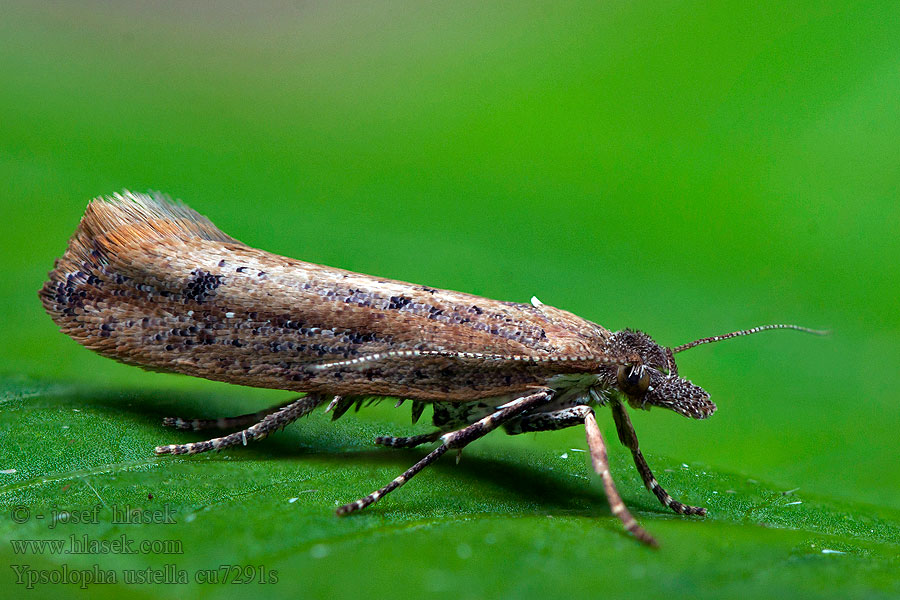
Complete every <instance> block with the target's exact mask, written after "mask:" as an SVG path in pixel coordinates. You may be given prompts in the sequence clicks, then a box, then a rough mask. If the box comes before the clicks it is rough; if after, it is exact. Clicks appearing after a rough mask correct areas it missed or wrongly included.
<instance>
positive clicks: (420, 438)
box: [375, 430, 442, 448]
mask: <svg viewBox="0 0 900 600" xmlns="http://www.w3.org/2000/svg"><path fill="white" fill-rule="evenodd" d="M441 433H442V432H441V430H437V431H432V432H431V433H424V434H422V435H413V436H410V437H393V436H380V437H377V438H375V443H376V444H378V445H379V446H390V447H391V448H415V447H416V446H421V445H422V444H428V443H430V442H434V441H436V440H437V439H438V438H439V437H441Z"/></svg>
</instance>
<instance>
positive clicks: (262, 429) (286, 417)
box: [155, 394, 324, 454]
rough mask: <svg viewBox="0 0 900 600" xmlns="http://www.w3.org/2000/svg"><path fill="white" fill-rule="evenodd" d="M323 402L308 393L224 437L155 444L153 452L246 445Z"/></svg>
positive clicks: (317, 395)
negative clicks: (249, 425)
mask: <svg viewBox="0 0 900 600" xmlns="http://www.w3.org/2000/svg"><path fill="white" fill-rule="evenodd" d="M323 402H324V398H323V397H322V396H321V395H319V394H308V395H306V396H304V397H303V398H299V399H297V400H294V401H293V402H291V403H290V404H288V405H287V406H284V407H282V408H279V409H278V410H277V411H276V412H273V413H272V414H269V415H266V416H265V417H264V418H263V419H262V420H261V421H259V422H258V423H256V424H255V425H252V426H251V427H248V428H247V429H244V430H241V431H237V432H235V433H231V434H229V435H226V436H225V437H219V438H214V439H211V440H206V441H205V442H194V443H191V444H170V445H168V446H157V447H156V449H155V452H156V453H157V454H198V453H200V452H206V451H208V450H222V449H224V448H229V447H231V446H237V445H239V444H243V445H244V446H246V445H247V442H255V441H257V440H261V439H263V438H264V437H266V436H268V435H269V434H270V433H273V432H274V431H277V430H278V429H281V428H282V427H285V426H287V425H289V424H291V423H293V422H294V421H296V420H297V419H299V418H300V417H302V416H303V415H305V414H307V413H309V412H312V410H313V409H314V408H316V407H317V406H319V405H320V404H322V403H323Z"/></svg>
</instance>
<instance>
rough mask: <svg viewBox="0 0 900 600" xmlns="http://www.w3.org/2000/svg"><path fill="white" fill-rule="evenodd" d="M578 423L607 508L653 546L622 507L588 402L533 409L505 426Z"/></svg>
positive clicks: (525, 428) (547, 427)
mask: <svg viewBox="0 0 900 600" xmlns="http://www.w3.org/2000/svg"><path fill="white" fill-rule="evenodd" d="M581 424H584V431H585V435H587V441H588V448H589V449H590V451H591V464H592V465H593V467H594V470H595V471H596V472H597V473H599V474H600V478H601V479H602V481H603V491H604V492H606V498H607V500H608V501H609V509H610V511H611V512H612V514H613V515H615V517H616V518H618V519H619V520H620V521H621V522H622V525H623V526H624V527H625V530H626V531H628V532H629V533H631V534H633V535H634V536H635V537H636V538H637V539H639V540H640V541H642V542H644V543H645V544H647V545H650V546H653V547H656V546H657V543H656V540H655V539H653V536H651V535H650V534H649V533H647V531H646V530H645V529H644V528H642V527H641V526H640V525H638V523H637V521H635V519H634V517H633V516H631V513H630V512H628V509H627V508H626V507H625V503H624V502H623V501H622V497H621V496H619V492H618V490H616V485H615V483H614V482H613V479H612V474H611V473H610V472H609V460H608V458H607V454H606V445H605V444H604V442H603V436H601V435H600V428H599V427H598V426H597V419H596V417H595V416H594V409H592V408H591V407H590V406H585V405H580V406H571V407H568V408H563V409H561V410H555V411H553V412H542V413H532V414H529V415H525V416H524V417H522V418H520V419H517V420H516V421H513V422H511V423H508V424H507V426H506V428H507V432H508V433H510V434H512V435H515V434H518V433H527V432H532V431H555V430H557V429H565V428H566V427H574V426H576V425H581Z"/></svg>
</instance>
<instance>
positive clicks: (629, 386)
mask: <svg viewBox="0 0 900 600" xmlns="http://www.w3.org/2000/svg"><path fill="white" fill-rule="evenodd" d="M616 379H617V380H618V383H619V389H620V390H622V391H623V392H625V394H627V395H628V396H643V395H644V394H645V393H646V392H647V389H648V388H649V387H650V372H649V371H648V370H647V369H646V367H644V365H637V366H635V365H627V366H624V367H619V371H618V372H617V373H616Z"/></svg>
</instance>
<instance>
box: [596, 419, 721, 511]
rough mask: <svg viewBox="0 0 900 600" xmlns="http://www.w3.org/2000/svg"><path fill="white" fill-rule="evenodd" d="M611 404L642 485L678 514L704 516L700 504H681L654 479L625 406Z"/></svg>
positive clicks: (620, 436)
mask: <svg viewBox="0 0 900 600" xmlns="http://www.w3.org/2000/svg"><path fill="white" fill-rule="evenodd" d="M611 404H612V413H613V419H614V420H615V422H616V431H618V433H619V440H620V441H621V442H622V445H623V446H625V447H626V448H628V449H629V450H631V456H632V457H634V466H636V467H637V470H638V473H640V474H641V479H643V480H644V485H645V486H646V487H647V489H648V490H650V491H651V492H653V493H654V494H655V495H656V497H657V498H659V501H660V502H661V503H662V504H663V506H665V507H666V508H671V509H672V510H673V511H674V512H676V513H678V514H679V515H701V516H705V515H706V509H705V508H703V507H702V506H689V505H687V504H682V503H681V502H678V501H677V500H675V499H674V498H672V496H670V495H669V493H668V492H666V490H664V489H663V488H662V486H661V485H659V482H657V481H656V477H654V476H653V472H652V471H651V470H650V466H649V465H648V464H647V461H646V460H645V459H644V455H643V454H642V453H641V450H640V448H638V439H637V434H636V433H635V431H634V426H633V425H632V424H631V419H630V418H629V417H628V412H627V410H626V409H625V406H624V405H623V404H622V403H621V402H612V403H611Z"/></svg>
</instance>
